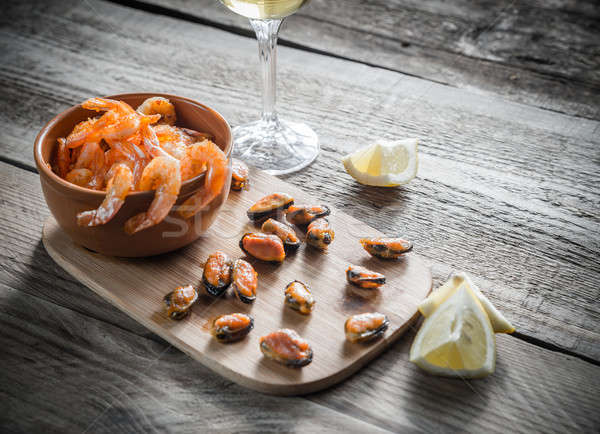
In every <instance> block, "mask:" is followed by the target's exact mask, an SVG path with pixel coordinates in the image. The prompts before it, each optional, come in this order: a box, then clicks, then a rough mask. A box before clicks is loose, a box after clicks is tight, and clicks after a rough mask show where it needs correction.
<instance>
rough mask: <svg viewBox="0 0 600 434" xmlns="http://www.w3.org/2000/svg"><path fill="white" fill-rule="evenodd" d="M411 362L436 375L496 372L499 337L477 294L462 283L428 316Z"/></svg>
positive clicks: (419, 333) (412, 348)
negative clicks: (497, 338)
mask: <svg viewBox="0 0 600 434" xmlns="http://www.w3.org/2000/svg"><path fill="white" fill-rule="evenodd" d="M410 361H411V362H413V363H415V364H416V365H417V366H419V367H420V368H422V369H424V370H425V371H427V372H430V373H432V374H435V375H444V376H449V377H461V378H478V377H483V376H486V375H489V374H491V373H493V372H494V369H495V366H496V337H495V335H494V331H493V329H492V324H491V323H490V320H489V319H488V316H487V315H486V313H485V311H484V310H483V307H482V305H481V303H480V302H479V300H478V299H477V297H476V295H475V293H474V292H473V291H472V290H471V289H470V288H469V287H468V286H461V287H460V288H459V289H458V290H457V291H456V292H455V293H454V294H453V295H452V296H450V297H449V298H448V299H447V300H446V301H444V302H443V303H442V304H441V305H440V306H439V308H438V309H436V311H435V312H434V313H433V314H432V315H431V316H430V317H429V318H426V319H425V321H424V322H423V325H422V326H421V329H420V330H419V332H418V333H417V336H416V337H415V340H414V342H413V344H412V347H411V349H410Z"/></svg>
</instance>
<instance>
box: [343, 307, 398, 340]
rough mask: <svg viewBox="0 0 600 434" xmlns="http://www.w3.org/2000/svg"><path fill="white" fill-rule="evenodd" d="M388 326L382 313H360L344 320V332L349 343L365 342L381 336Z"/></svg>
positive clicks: (388, 322)
mask: <svg viewBox="0 0 600 434" xmlns="http://www.w3.org/2000/svg"><path fill="white" fill-rule="evenodd" d="M389 325H390V321H389V320H388V318H387V317H386V316H385V315H384V314H382V313H378V312H371V313H361V314H358V315H352V316H351V317H350V318H348V319H347V320H346V323H345V324H344V331H345V333H346V339H348V341H350V342H367V341H369V340H371V339H375V338H378V337H380V336H383V334H384V333H385V331H386V330H387V328H388V327H389Z"/></svg>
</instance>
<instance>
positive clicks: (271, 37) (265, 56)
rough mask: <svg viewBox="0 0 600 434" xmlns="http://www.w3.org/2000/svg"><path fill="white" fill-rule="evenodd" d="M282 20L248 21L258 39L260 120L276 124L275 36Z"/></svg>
mask: <svg viewBox="0 0 600 434" xmlns="http://www.w3.org/2000/svg"><path fill="white" fill-rule="evenodd" d="M282 22H283V20H282V19H281V20H253V19H251V20H250V24H252V27H253V28H254V31H255V32H256V39H258V57H259V58H260V65H261V69H262V81H263V109H262V120H263V121H264V122H267V123H277V112H276V111H275V101H276V99H277V98H276V91H277V85H276V73H277V35H278V34H279V28H280V26H281V23H282Z"/></svg>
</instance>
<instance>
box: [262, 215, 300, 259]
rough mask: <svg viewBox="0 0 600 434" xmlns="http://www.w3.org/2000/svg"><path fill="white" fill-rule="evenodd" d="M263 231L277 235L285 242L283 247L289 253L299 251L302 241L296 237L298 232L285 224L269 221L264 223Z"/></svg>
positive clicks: (273, 220)
mask: <svg viewBox="0 0 600 434" xmlns="http://www.w3.org/2000/svg"><path fill="white" fill-rule="evenodd" d="M261 230H262V231H263V232H264V233H266V234H273V235H277V236H278V237H279V238H280V239H281V241H283V247H284V248H285V251H286V252H288V253H289V252H293V251H295V250H298V247H300V239H299V238H298V236H297V235H296V231H295V230H294V228H292V227H291V226H289V225H286V224H285V223H282V222H280V221H277V220H275V219H268V220H267V221H265V222H264V223H263V225H262V227H261Z"/></svg>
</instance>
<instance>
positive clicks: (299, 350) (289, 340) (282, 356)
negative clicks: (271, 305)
mask: <svg viewBox="0 0 600 434" xmlns="http://www.w3.org/2000/svg"><path fill="white" fill-rule="evenodd" d="M260 350H261V351H262V353H263V354H264V355H265V356H266V357H267V358H269V359H271V360H274V361H276V362H279V363H283V364H284V365H286V366H291V367H296V368H299V367H302V366H306V365H308V364H309V363H310V362H311V361H312V358H313V352H312V349H311V348H310V345H309V344H308V342H307V341H305V340H304V339H302V338H301V337H300V336H298V333H296V332H295V331H294V330H290V329H281V330H277V331H276V332H273V333H270V334H268V335H266V336H263V337H261V338H260Z"/></svg>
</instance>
